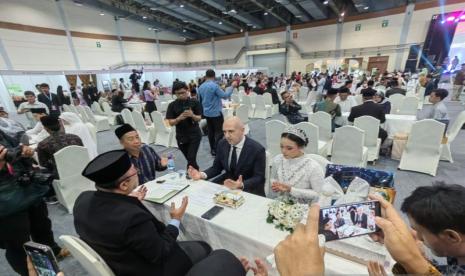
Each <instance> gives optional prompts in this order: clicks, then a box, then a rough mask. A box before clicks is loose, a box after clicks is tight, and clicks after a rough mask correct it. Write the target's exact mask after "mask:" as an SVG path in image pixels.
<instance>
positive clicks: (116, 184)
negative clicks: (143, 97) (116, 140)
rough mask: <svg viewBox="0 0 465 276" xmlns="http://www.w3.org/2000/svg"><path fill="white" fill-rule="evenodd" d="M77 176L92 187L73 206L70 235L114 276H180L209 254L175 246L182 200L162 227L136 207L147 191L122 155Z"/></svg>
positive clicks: (113, 154) (190, 245) (194, 246)
mask: <svg viewBox="0 0 465 276" xmlns="http://www.w3.org/2000/svg"><path fill="white" fill-rule="evenodd" d="M82 175H83V176H85V177H87V178H89V179H90V180H92V181H94V182H95V183H96V187H97V191H85V192H83V193H81V195H80V196H79V197H78V198H77V200H76V203H75V205H74V226H75V228H76V232H77V233H78V235H79V236H80V237H81V239H82V240H84V241H85V242H86V243H87V244H89V245H90V247H92V248H93V249H94V250H95V251H96V252H97V253H98V254H99V255H100V256H101V257H102V258H103V259H104V260H105V262H106V263H107V264H108V265H109V266H110V268H111V269H112V270H113V272H114V273H115V275H127V276H132V275H166V276H168V275H169V276H176V275H179V276H180V275H186V274H187V272H188V271H189V270H190V269H191V267H192V266H193V265H194V264H196V263H198V262H200V261H201V260H203V259H205V258H206V257H207V256H208V255H209V253H210V251H211V248H210V246H209V245H208V244H206V243H204V242H176V238H177V237H178V234H179V227H180V223H181V222H180V221H181V219H182V217H183V215H184V212H185V211H186V207H187V201H188V200H187V197H184V198H183V200H182V204H181V206H180V207H179V208H175V206H174V204H172V206H171V210H170V216H171V221H170V222H169V224H168V225H167V226H165V225H164V224H163V223H162V222H160V221H159V220H157V219H156V218H155V217H154V216H153V215H152V213H150V211H149V210H148V209H147V208H146V207H145V206H144V205H143V204H142V203H141V200H142V199H143V198H144V197H145V193H146V192H147V189H146V188H145V187H144V186H142V187H141V189H139V190H137V191H136V192H135V188H136V187H137V186H138V185H139V179H138V177H137V170H136V168H135V167H134V166H133V165H132V163H131V160H130V158H129V156H128V154H127V153H126V151H124V150H115V151H109V152H106V153H103V154H101V155H99V156H97V157H96V158H95V159H94V160H92V161H91V162H90V163H89V164H88V165H87V167H86V168H85V169H84V171H83V172H82Z"/></svg>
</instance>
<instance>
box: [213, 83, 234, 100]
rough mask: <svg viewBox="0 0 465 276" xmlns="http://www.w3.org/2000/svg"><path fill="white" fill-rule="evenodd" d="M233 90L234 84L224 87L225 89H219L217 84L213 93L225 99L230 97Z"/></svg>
mask: <svg viewBox="0 0 465 276" xmlns="http://www.w3.org/2000/svg"><path fill="white" fill-rule="evenodd" d="M233 90H234V86H232V85H231V86H229V87H226V90H225V91H223V90H221V88H220V87H219V86H218V85H216V87H215V94H216V95H217V96H218V97H220V98H223V99H227V98H229V97H231V95H232V93H233Z"/></svg>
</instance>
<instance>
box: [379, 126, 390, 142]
mask: <svg viewBox="0 0 465 276" xmlns="http://www.w3.org/2000/svg"><path fill="white" fill-rule="evenodd" d="M387 137H388V133H387V131H385V130H384V129H382V128H379V133H378V138H380V139H381V145H382V144H383V143H384V141H386V138H387Z"/></svg>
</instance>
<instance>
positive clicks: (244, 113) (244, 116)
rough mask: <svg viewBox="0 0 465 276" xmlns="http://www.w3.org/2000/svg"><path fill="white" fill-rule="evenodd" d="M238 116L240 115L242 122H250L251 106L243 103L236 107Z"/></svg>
mask: <svg viewBox="0 0 465 276" xmlns="http://www.w3.org/2000/svg"><path fill="white" fill-rule="evenodd" d="M236 116H237V117H239V119H241V121H242V123H244V124H247V123H249V106H247V105H245V104H241V105H240V106H239V107H238V108H237V109H236Z"/></svg>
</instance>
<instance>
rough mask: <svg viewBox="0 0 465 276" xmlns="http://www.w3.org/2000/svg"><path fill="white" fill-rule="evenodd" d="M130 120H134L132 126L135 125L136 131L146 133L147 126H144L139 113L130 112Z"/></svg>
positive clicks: (135, 111) (142, 118)
mask: <svg viewBox="0 0 465 276" xmlns="http://www.w3.org/2000/svg"><path fill="white" fill-rule="evenodd" d="M132 119H133V120H134V124H135V125H136V129H137V130H139V131H147V126H146V125H145V121H144V117H142V114H141V113H140V112H139V111H137V110H133V111H132Z"/></svg>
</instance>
